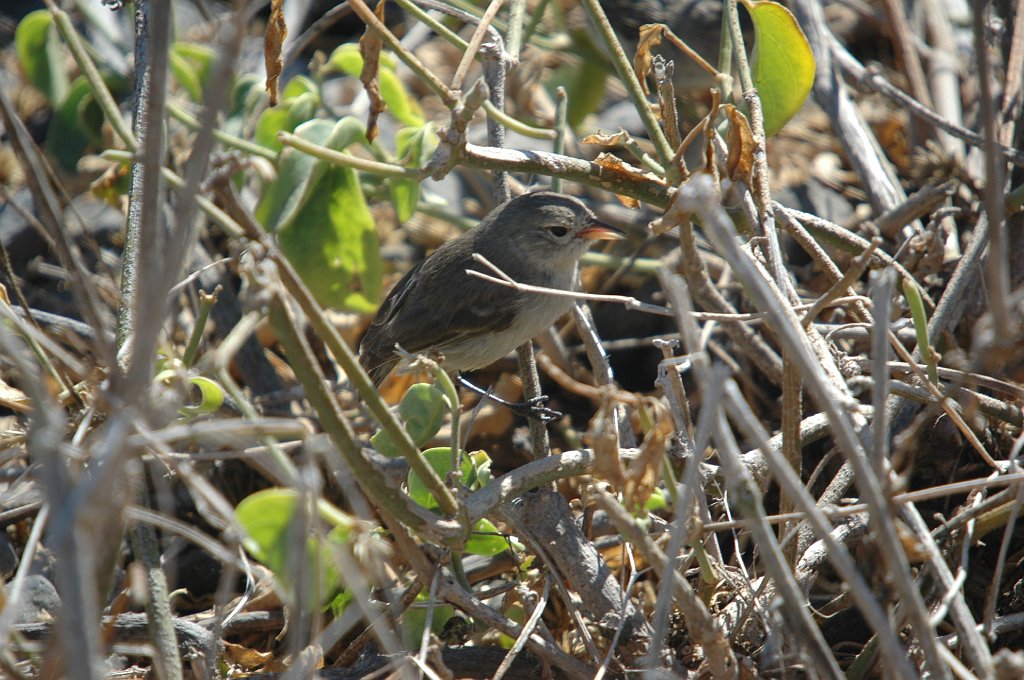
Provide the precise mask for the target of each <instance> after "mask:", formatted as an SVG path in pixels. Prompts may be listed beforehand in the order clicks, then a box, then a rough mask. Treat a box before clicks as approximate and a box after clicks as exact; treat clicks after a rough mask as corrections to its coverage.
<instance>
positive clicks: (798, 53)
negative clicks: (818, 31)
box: [743, 0, 815, 136]
mask: <svg viewBox="0 0 1024 680" xmlns="http://www.w3.org/2000/svg"><path fill="white" fill-rule="evenodd" d="M743 6H744V7H746V8H747V11H748V12H749V13H750V17H751V19H752V20H753V22H754V36H755V41H754V50H753V55H752V57H751V60H750V68H751V75H753V77H754V85H755V86H756V87H757V91H758V93H759V94H760V95H761V103H762V105H763V106H764V131H765V134H766V135H768V136H771V135H774V134H775V133H776V132H778V131H779V130H781V129H782V126H783V125H785V124H786V122H787V121H789V119H790V118H792V117H793V115H794V114H795V113H796V112H797V111H798V110H800V107H801V106H803V104H804V101H805V100H806V99H807V95H808V93H810V91H811V86H812V85H813V84H814V68H815V64H814V54H813V53H812V52H811V46H810V44H809V43H808V42H807V37H806V36H804V32H803V31H802V30H800V24H798V23H797V20H796V18H794V17H793V15H792V14H791V13H790V12H789V10H788V9H786V8H785V7H783V6H782V5H780V4H778V3H776V2H772V1H771V0H757V1H754V0H743Z"/></svg>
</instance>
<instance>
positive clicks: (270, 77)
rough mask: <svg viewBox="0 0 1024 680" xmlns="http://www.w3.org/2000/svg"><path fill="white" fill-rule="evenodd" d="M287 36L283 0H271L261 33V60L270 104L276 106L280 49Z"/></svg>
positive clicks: (281, 65) (280, 62) (280, 64)
mask: <svg viewBox="0 0 1024 680" xmlns="http://www.w3.org/2000/svg"><path fill="white" fill-rule="evenodd" d="M287 37H288V25H287V24H286V23H285V21H284V0H271V3H270V18H269V19H267V31H266V33H264V34H263V61H264V64H265V65H266V69H267V81H266V83H267V92H268V93H269V94H270V105H271V106H277V84H278V81H279V80H280V78H281V72H282V71H283V70H284V58H283V57H282V56H281V49H282V47H283V46H284V40H285V38H287Z"/></svg>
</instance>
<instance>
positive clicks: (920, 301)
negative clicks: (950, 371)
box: [902, 277, 939, 385]
mask: <svg viewBox="0 0 1024 680" xmlns="http://www.w3.org/2000/svg"><path fill="white" fill-rule="evenodd" d="M902 283H903V297H905V298H906V299H907V306H908V307H909V308H910V318H911V319H913V320H914V332H915V334H916V335H917V348H918V350H919V353H920V355H921V359H923V360H924V363H925V364H927V366H928V379H929V380H931V381H932V383H934V384H935V385H938V384H939V368H938V362H937V361H936V358H935V353H934V352H933V351H932V346H931V343H930V342H929V340H928V312H927V310H925V308H924V298H922V296H921V289H920V288H918V287H917V283H916V282H914V281H913V280H912V279H908V278H905V277H904V278H903V280H902Z"/></svg>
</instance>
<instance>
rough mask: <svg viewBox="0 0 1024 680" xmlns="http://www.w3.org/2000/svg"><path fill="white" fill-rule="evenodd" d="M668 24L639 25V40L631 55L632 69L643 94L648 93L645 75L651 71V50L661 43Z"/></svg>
mask: <svg viewBox="0 0 1024 680" xmlns="http://www.w3.org/2000/svg"><path fill="white" fill-rule="evenodd" d="M666 31H668V26H666V25H665V24H644V25H643V26H641V27H640V42H639V43H638V44H637V46H636V55H635V56H634V57H633V70H634V71H636V77H637V79H638V80H639V81H640V87H642V88H643V90H644V94H650V93H651V92H650V90H649V89H648V88H647V76H648V75H649V74H650V72H651V50H652V49H653V48H655V47H657V46H658V45H660V44H661V41H662V38H664V36H665V32H666Z"/></svg>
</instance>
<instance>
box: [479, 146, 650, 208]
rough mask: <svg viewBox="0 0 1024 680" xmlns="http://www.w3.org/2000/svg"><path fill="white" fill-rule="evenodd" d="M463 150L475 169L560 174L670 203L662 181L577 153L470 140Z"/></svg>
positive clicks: (560, 175)
mask: <svg viewBox="0 0 1024 680" xmlns="http://www.w3.org/2000/svg"><path fill="white" fill-rule="evenodd" d="M461 153H462V156H461V158H460V160H461V161H462V163H463V164H464V165H466V166H468V167H471V168H480V169H483V170H507V171H509V172H522V173H526V174H539V175H549V176H558V177H561V178H563V179H567V180H569V181H572V182H579V183H581V184H586V185H587V186H592V187H596V188H598V189H605V190H606V191H610V192H613V193H617V194H622V195H624V196H631V197H633V198H636V199H637V200H640V201H643V202H645V203H649V204H651V205H654V206H659V207H666V206H667V205H668V203H669V193H670V192H669V187H668V185H667V184H666V183H665V182H663V181H661V180H658V179H652V178H650V177H647V176H646V175H645V176H644V177H640V178H637V177H636V176H635V175H628V176H627V175H626V174H624V173H621V172H618V171H616V170H613V169H609V168H606V167H603V166H601V165H598V164H597V163H594V162H592V161H587V160H583V159H580V158H574V157H573V156H562V155H559V154H553V153H548V152H546V151H532V150H531V151H523V150H519V149H494V148H491V147H486V146H477V145H476V144H469V143H467V144H466V145H465V147H464V148H463V149H461Z"/></svg>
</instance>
